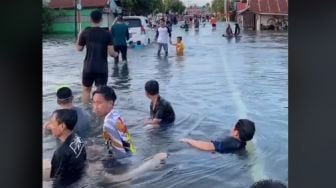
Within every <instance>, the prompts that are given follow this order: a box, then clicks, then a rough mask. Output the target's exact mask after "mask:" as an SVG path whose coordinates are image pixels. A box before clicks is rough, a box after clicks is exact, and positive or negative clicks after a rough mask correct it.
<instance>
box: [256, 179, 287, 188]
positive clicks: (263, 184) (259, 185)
mask: <svg viewBox="0 0 336 188" xmlns="http://www.w3.org/2000/svg"><path fill="white" fill-rule="evenodd" d="M250 188H287V186H286V185H285V184H283V183H281V182H280V181H277V180H271V179H269V180H260V181H257V182H255V183H254V184H253V185H251V186H250Z"/></svg>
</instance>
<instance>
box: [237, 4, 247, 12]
mask: <svg viewBox="0 0 336 188" xmlns="http://www.w3.org/2000/svg"><path fill="white" fill-rule="evenodd" d="M236 6H237V8H236V9H237V11H241V10H244V9H245V8H246V7H247V4H246V3H241V2H237V4H236Z"/></svg>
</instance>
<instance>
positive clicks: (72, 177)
mask: <svg viewBox="0 0 336 188" xmlns="http://www.w3.org/2000/svg"><path fill="white" fill-rule="evenodd" d="M86 165H87V163H86V151H85V143H84V141H83V140H82V139H81V138H80V137H79V136H78V135H77V134H75V133H72V134H70V135H69V136H68V138H67V139H66V140H65V141H64V143H63V144H62V145H61V146H60V147H59V148H57V150H56V151H55V153H54V155H53V157H52V160H51V171H50V178H52V179H53V187H64V186H68V185H71V184H72V183H74V182H76V181H78V180H79V179H80V178H81V177H82V175H83V174H84V172H85V168H86Z"/></svg>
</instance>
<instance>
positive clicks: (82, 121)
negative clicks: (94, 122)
mask: <svg viewBox="0 0 336 188" xmlns="http://www.w3.org/2000/svg"><path fill="white" fill-rule="evenodd" d="M72 109H73V110H76V112H77V123H76V125H75V127H74V130H73V132H75V133H77V134H78V135H79V136H80V137H83V138H85V137H86V136H87V134H88V132H89V129H90V121H89V117H88V114H87V113H85V112H84V111H83V110H82V109H81V108H79V107H73V108H72Z"/></svg>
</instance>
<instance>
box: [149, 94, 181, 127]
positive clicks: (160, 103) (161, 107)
mask: <svg viewBox="0 0 336 188" xmlns="http://www.w3.org/2000/svg"><path fill="white" fill-rule="evenodd" d="M150 116H151V118H152V119H154V118H156V119H161V122H160V124H170V123H173V122H174V121H175V112H174V109H173V107H172V106H171V104H170V103H169V102H168V101H166V100H165V99H164V98H162V97H161V96H159V97H158V99H157V102H156V105H155V108H154V110H153V103H152V102H151V104H150Z"/></svg>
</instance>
